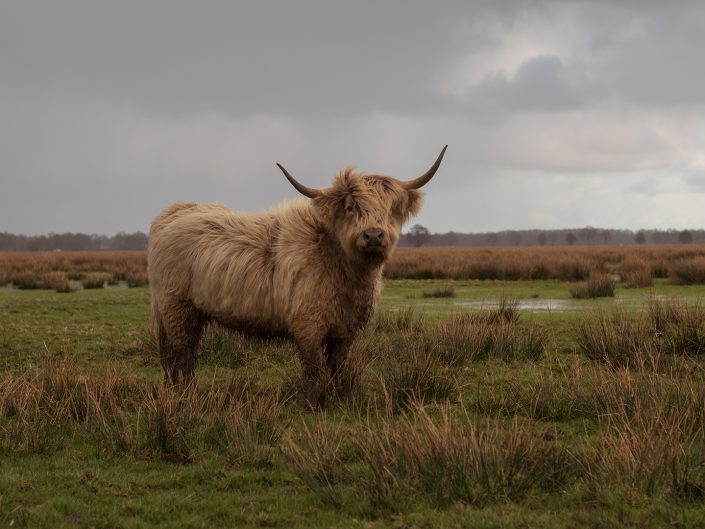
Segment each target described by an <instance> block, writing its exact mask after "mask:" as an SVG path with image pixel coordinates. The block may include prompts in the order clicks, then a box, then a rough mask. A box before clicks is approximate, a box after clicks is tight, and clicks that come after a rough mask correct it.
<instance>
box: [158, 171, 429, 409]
mask: <svg viewBox="0 0 705 529" xmlns="http://www.w3.org/2000/svg"><path fill="white" fill-rule="evenodd" d="M421 197H422V195H421V192H420V191H417V190H407V189H404V187H403V186H402V185H401V184H400V182H399V181H398V180H396V179H394V178H390V177H383V176H377V175H368V174H358V173H355V172H353V170H352V169H351V168H346V169H344V170H343V171H341V172H340V174H339V175H338V176H336V177H335V179H334V180H333V184H332V186H331V187H330V188H328V189H326V190H324V191H323V194H322V195H321V196H319V197H316V198H314V199H313V200H305V201H304V200H297V201H292V202H288V203H284V204H282V205H280V206H279V207H278V208H276V209H273V210H271V211H268V212H265V213H260V214H246V213H238V212H236V211H232V210H230V209H228V208H226V207H225V206H221V205H211V204H185V203H177V204H174V205H172V206H170V207H168V208H167V209H165V210H164V211H162V213H161V214H160V215H159V216H158V217H157V218H156V219H155V220H154V222H153V224H152V228H151V232H150V239H149V248H148V270H149V282H150V286H151V297H152V320H153V328H154V330H155V332H156V336H157V339H158V344H159V351H160V355H161V361H162V366H163V368H164V373H165V380H166V382H167V383H169V384H174V383H178V381H179V374H181V375H182V376H183V380H184V382H185V383H186V384H191V383H192V381H193V376H194V369H195V366H196V349H197V346H198V341H199V339H200V336H201V332H202V329H203V326H204V324H205V323H206V322H208V321H217V322H219V323H221V324H223V325H225V326H227V327H229V328H231V329H234V330H237V331H241V332H245V333H249V334H254V335H260V336H282V337H287V338H289V339H291V340H293V341H294V343H295V344H296V345H297V348H298V351H299V354H300V358H301V362H302V367H303V370H304V380H305V392H306V399H307V401H308V402H309V404H310V405H311V406H313V407H317V406H319V405H321V404H322V400H323V394H324V390H325V386H326V384H327V382H328V381H329V380H330V377H331V376H332V377H333V379H334V380H335V377H336V374H337V373H338V372H339V369H340V366H341V365H342V362H343V361H344V360H345V358H346V355H347V351H348V348H349V347H350V344H351V343H352V341H353V340H354V338H355V336H356V335H357V333H358V332H359V331H360V330H361V329H362V328H363V327H364V325H365V324H366V323H367V321H368V320H369V318H370V316H371V314H372V312H373V309H374V306H375V303H376V301H377V298H378V296H379V293H380V290H381V286H382V267H383V265H384V262H385V261H386V260H387V259H388V258H389V256H390V254H391V252H392V250H393V249H394V247H395V245H396V243H397V240H398V238H399V233H400V230H401V226H402V224H403V223H404V222H405V221H406V220H407V219H408V218H409V217H410V216H411V215H414V214H415V213H416V212H417V211H418V209H419V207H420V205H421ZM371 228H373V229H379V230H382V232H383V234H384V245H383V247H381V248H372V249H370V248H367V247H365V242H364V237H363V234H364V232H365V230H367V229H371Z"/></svg>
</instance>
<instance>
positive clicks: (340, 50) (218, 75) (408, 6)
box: [0, 1, 471, 116]
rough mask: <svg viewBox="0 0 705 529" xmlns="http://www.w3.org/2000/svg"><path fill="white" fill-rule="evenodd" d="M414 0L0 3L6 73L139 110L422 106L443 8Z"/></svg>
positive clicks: (434, 68)
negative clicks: (358, 0)
mask: <svg viewBox="0 0 705 529" xmlns="http://www.w3.org/2000/svg"><path fill="white" fill-rule="evenodd" d="M449 7H450V10H449V9H438V8H435V7H433V6H431V5H430V4H426V3H422V2H401V1H395V2H385V3H370V2H367V3H353V2H323V1H319V2H311V1H305V2H273V1H259V2H171V1H161V2H155V1H146V2H142V1H140V2H129V1H128V2H46V3H42V4H37V3H33V2H26V3H19V2H18V3H16V4H15V5H14V6H12V7H7V6H6V8H5V9H4V10H3V13H2V17H1V20H2V21H0V39H1V40H0V45H1V46H2V48H3V50H4V51H3V52H2V54H1V55H0V57H1V58H0V61H1V62H0V67H1V68H2V71H3V73H4V77H5V79H6V84H7V85H9V87H10V88H11V89H15V90H18V91H25V90H30V91H32V92H35V93H36V94H37V97H41V96H42V95H43V94H47V93H57V92H58V93H63V94H66V95H67V96H70V97H90V98H99V99H100V98H103V99H107V100H111V101H119V102H121V103H124V104H128V105H134V106H135V107H137V108H140V109H142V110H143V111H145V112H162V113H166V114H184V113H190V112H221V113H227V114H228V115H232V116H249V115H253V114H261V113H266V114H306V115H310V114H311V113H315V114H330V113H333V114H349V113H357V112H361V111H370V110H382V109H383V110H385V111H405V110H408V109H411V108H413V109H415V110H417V111H423V110H424V109H433V108H434V107H435V106H437V105H438V104H439V101H438V97H437V94H436V90H435V86H434V82H435V81H434V79H435V78H436V77H437V75H438V72H439V70H440V69H441V68H442V67H443V66H444V65H445V64H446V63H447V62H449V61H452V60H453V58H454V54H453V46H452V43H453V39H454V37H453V31H452V26H453V14H458V13H459V12H461V13H462V12H466V14H467V15H468V16H470V14H471V10H470V9H469V8H468V9H465V8H464V7H463V4H462V3H454V4H449Z"/></svg>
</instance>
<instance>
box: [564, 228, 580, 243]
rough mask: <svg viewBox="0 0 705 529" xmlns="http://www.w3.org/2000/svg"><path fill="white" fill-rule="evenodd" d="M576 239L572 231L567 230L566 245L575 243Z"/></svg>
mask: <svg viewBox="0 0 705 529" xmlns="http://www.w3.org/2000/svg"><path fill="white" fill-rule="evenodd" d="M577 240H578V238H577V237H576V236H575V233H573V232H572V231H570V232H568V235H566V236H565V242H566V243H567V244H568V246H573V245H574V244H575V241H577Z"/></svg>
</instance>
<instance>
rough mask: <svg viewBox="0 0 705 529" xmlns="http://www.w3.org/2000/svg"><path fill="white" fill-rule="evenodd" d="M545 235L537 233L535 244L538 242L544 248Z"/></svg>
mask: <svg viewBox="0 0 705 529" xmlns="http://www.w3.org/2000/svg"><path fill="white" fill-rule="evenodd" d="M546 239H547V237H546V234H545V233H544V232H541V233H539V235H538V237H536V242H538V243H539V244H540V245H541V246H544V245H545V244H546Z"/></svg>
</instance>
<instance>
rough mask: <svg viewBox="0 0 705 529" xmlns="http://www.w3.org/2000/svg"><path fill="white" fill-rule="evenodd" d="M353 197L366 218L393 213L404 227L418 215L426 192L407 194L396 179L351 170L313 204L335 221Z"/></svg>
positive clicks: (413, 191) (346, 169) (340, 176)
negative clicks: (382, 213)
mask: <svg viewBox="0 0 705 529" xmlns="http://www.w3.org/2000/svg"><path fill="white" fill-rule="evenodd" d="M375 191H376V192H375ZM350 197H352V200H353V201H354V204H355V207H356V208H357V209H358V214H359V215H360V216H361V217H363V218H364V217H367V216H369V215H374V213H375V212H376V211H380V210H381V211H392V214H393V215H394V216H395V217H397V218H400V220H401V221H402V223H403V222H406V221H407V220H408V219H409V217H412V216H414V215H416V213H418V211H419V209H420V208H421V203H422V199H423V192H421V191H418V190H415V189H414V190H406V189H404V188H403V187H402V186H401V184H400V183H399V182H398V181H397V180H396V179H395V178H391V177H388V176H377V175H371V174H368V173H355V172H354V168H353V167H351V166H349V167H346V168H345V169H343V170H341V171H340V173H339V174H338V176H336V177H335V178H334V179H333V185H332V186H331V187H330V188H328V189H326V190H325V191H324V195H323V196H322V197H319V198H316V199H314V202H315V203H316V205H317V206H318V207H319V208H321V209H322V210H323V211H326V212H327V213H328V214H330V215H331V218H330V220H333V217H335V215H337V214H344V211H345V204H346V201H349V198H350Z"/></svg>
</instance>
